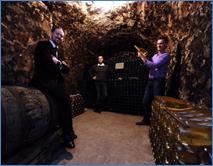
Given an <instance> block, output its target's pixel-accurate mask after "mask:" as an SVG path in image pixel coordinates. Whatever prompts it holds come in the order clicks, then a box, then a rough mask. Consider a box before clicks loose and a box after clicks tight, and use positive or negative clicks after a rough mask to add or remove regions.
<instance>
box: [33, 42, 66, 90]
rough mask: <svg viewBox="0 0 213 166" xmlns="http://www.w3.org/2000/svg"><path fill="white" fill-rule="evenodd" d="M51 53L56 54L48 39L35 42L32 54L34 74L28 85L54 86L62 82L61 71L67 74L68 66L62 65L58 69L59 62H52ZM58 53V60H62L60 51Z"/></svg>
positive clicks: (39, 86)
mask: <svg viewBox="0 0 213 166" xmlns="http://www.w3.org/2000/svg"><path fill="white" fill-rule="evenodd" d="M52 55H53V56H55V55H56V50H55V49H54V48H53V46H52V44H51V43H50V41H49V40H47V41H39V42H38V43H37V46H36V48H35V54H34V75H33V78H32V81H31V83H30V85H32V86H35V87H38V88H48V87H52V88H54V87H57V85H58V84H63V83H64V78H63V75H62V73H64V74H67V73H68V72H69V68H68V67H67V66H65V65H63V66H62V68H61V69H60V67H59V64H55V63H54V62H53V60H52ZM58 55H59V57H58V59H59V60H60V61H62V60H64V57H63V56H62V55H60V53H59V54H58Z"/></svg>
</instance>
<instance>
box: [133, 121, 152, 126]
mask: <svg viewBox="0 0 213 166" xmlns="http://www.w3.org/2000/svg"><path fill="white" fill-rule="evenodd" d="M136 125H150V122H149V121H140V122H136Z"/></svg>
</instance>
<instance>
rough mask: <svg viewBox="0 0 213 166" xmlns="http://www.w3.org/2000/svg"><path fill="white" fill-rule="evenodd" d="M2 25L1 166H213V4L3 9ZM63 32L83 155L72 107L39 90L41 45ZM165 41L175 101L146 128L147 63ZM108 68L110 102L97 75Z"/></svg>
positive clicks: (35, 4) (161, 105) (56, 4)
mask: <svg viewBox="0 0 213 166" xmlns="http://www.w3.org/2000/svg"><path fill="white" fill-rule="evenodd" d="M1 16H2V21H1V29H2V32H1V36H2V39H1V44H2V45H1V47H2V51H1V73H2V88H1V96H2V97H1V115H2V116H1V138H2V139H1V164H9V165H10V164H12V165H16V164H21V165H23V164H24V165H26V164H27V165H28V164H29V165H31V164H48V165H49V164H54V165H60V164H63V165H64V164H78V165H79V164H141V165H144V164H149V165H174V164H175V165H201V164H202V165H212V2H211V1H202V2H201V1H200V2H198V1H193V2H192V1H190V2H187V1H186V2H184V1H183V2H179V1H178V2H175V1H174V2H173V1H168V2H167V1H103V2H101V1H32V2H28V1H24V2H19V1H3V2H1ZM54 26H56V27H57V26H58V27H60V28H58V29H62V30H63V33H64V34H63V35H64V36H62V38H63V41H62V42H61V43H60V44H59V43H57V44H58V45H57V47H59V49H58V52H59V53H61V54H60V56H61V55H62V56H63V57H64V60H61V61H60V59H59V62H60V65H58V64H59V62H58V61H57V63H56V64H57V65H58V66H57V67H58V68H59V69H60V72H61V71H62V70H63V69H64V68H63V67H64V66H68V67H69V72H68V73H62V72H61V73H60V76H61V78H63V81H62V82H63V86H64V91H65V93H64V94H67V100H68V103H69V104H70V109H71V111H72V112H71V113H70V112H68V113H70V114H67V115H70V116H66V118H65V119H66V120H67V119H69V120H72V123H73V130H74V133H72V134H73V137H72V141H73V142H74V143H75V146H74V147H73V148H68V147H67V146H66V144H65V141H66V140H65V139H64V138H65V136H64V128H63V125H61V124H63V120H65V119H61V114H60V113H61V112H63V111H64V108H65V107H63V105H60V104H59V101H58V100H57V96H56V97H54V96H52V95H51V93H50V94H49V93H46V92H48V91H45V89H42V88H41V89H39V88H36V87H34V86H31V85H32V84H31V81H32V80H33V78H34V74H35V72H36V69H37V68H36V67H35V66H36V64H37V63H36V58H35V57H36V56H35V54H36V51H35V50H36V49H37V43H38V42H39V41H53V39H54V38H53V34H54V31H51V30H52V28H53V27H54ZM162 36H166V37H167V39H168V44H167V43H166V42H165V43H166V44H165V43H164V44H165V45H166V47H165V50H166V51H165V52H166V53H167V52H168V55H169V56H170V59H169V61H168V64H167V65H168V66H167V68H166V74H165V96H154V97H153V100H152V101H151V104H150V107H151V112H150V114H151V118H150V121H149V123H147V124H145V125H136V124H137V122H141V120H142V119H143V117H145V116H146V112H145V110H146V109H145V104H144V96H145V89H146V87H147V85H149V83H150V81H153V80H154V79H153V80H152V78H150V73H151V69H150V68H149V66H148V64H147V61H150V62H151V63H154V62H152V61H154V60H153V59H152V58H153V57H154V55H155V54H156V53H159V46H158V43H157V41H158V38H159V37H162ZM57 38H59V37H56V39H55V41H56V40H57ZM164 41H166V40H164ZM53 43H54V42H53ZM52 46H53V45H52ZM53 48H54V49H55V48H56V47H53ZM39 51H41V52H42V51H46V50H44V49H43V50H42V49H41V50H39ZM140 51H142V53H144V54H146V57H145V58H146V60H144V59H143V58H141V57H142V56H141V55H140ZM58 52H57V53H58ZM41 55H42V54H41ZM52 56H53V54H52V53H51V59H50V60H51V61H52V62H51V63H53V62H54V63H55V61H54V60H55V59H54V58H52ZM100 56H101V57H102V58H103V63H99V59H100ZM143 56H144V55H143ZM55 57H56V56H55ZM56 60H58V59H57V58H56ZM40 64H42V63H40ZM99 65H100V66H101V65H102V67H103V66H104V67H106V80H104V81H103V80H102V81H103V82H104V84H102V85H101V86H102V88H103V89H104V87H105V86H106V93H107V95H106V96H105V97H103V98H99V97H100V96H99V93H98V91H99V90H98V88H97V87H98V86H97V83H100V82H98V81H97V77H98V76H97V75H94V73H93V72H91V71H92V69H94V66H99ZM40 67H44V68H45V67H48V65H46V64H44V65H43V66H42V65H41V66H40ZM158 67H161V66H157V67H156V68H155V69H154V71H158ZM45 72H46V73H48V72H49V75H47V76H46V77H49V76H51V74H50V73H51V72H52V69H51V70H49V71H48V72H47V71H45ZM40 74H41V75H42V74H43V73H42V72H41V73H40ZM58 78H59V76H58V75H57V79H58ZM59 82H60V81H58V82H57V83H58V84H57V85H61V84H59ZM103 82H102V83H103ZM51 83H52V80H48V81H47V82H45V84H46V88H47V89H48V88H49V87H51V86H52V84H51ZM99 86H100V85H99ZM56 88H57V87H56ZM56 88H55V89H54V88H53V90H56ZM43 90H44V91H43ZM100 94H101V95H103V92H102V93H100ZM146 95H147V94H146ZM153 95H154V93H153ZM67 100H66V101H67ZM60 102H61V101H60ZM60 106H61V107H60ZM100 106H102V107H103V108H100ZM66 122H67V121H66ZM70 122H71V121H70ZM66 124H67V123H66ZM69 124H70V123H68V125H69ZM74 135H75V136H76V138H74Z"/></svg>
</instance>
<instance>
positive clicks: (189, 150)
mask: <svg viewBox="0 0 213 166" xmlns="http://www.w3.org/2000/svg"><path fill="white" fill-rule="evenodd" d="M149 136H150V140H151V144H152V150H153V154H154V157H155V159H156V164H186V165H188V164H211V163H212V157H211V156H212V113H211V111H210V110H207V109H204V108H197V107H196V108H195V107H192V105H190V104H189V103H187V102H185V101H183V100H179V99H174V98H171V97H163V96H157V97H156V98H155V100H154V101H153V103H152V116H151V125H150V131H149Z"/></svg>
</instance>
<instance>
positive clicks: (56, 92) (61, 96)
mask: <svg viewBox="0 0 213 166" xmlns="http://www.w3.org/2000/svg"><path fill="white" fill-rule="evenodd" d="M37 88H38V89H40V90H41V91H42V92H43V93H45V94H47V95H49V96H51V97H52V98H53V99H54V101H56V102H57V108H58V109H57V110H58V114H59V122H60V126H61V127H62V130H63V133H71V134H74V130H73V122H72V108H71V101H70V98H69V95H68V93H67V92H66V90H65V86H64V84H63V83H59V82H56V81H52V82H51V81H50V82H48V84H46V85H42V86H41V85H39V87H38V86H37Z"/></svg>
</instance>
